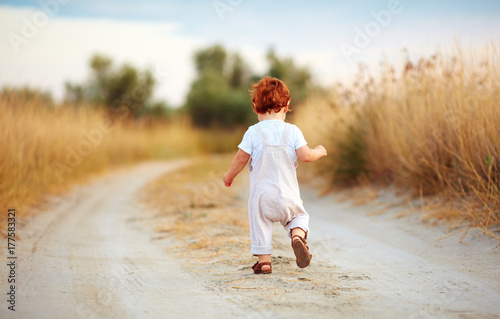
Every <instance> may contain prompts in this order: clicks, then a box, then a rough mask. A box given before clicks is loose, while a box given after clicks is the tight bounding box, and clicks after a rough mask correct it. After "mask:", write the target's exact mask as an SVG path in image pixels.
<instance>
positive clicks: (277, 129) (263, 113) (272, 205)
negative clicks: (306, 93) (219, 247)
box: [223, 76, 327, 274]
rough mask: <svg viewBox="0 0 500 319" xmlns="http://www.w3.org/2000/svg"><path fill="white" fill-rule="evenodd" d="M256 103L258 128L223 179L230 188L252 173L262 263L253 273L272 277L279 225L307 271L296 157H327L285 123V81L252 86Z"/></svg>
mask: <svg viewBox="0 0 500 319" xmlns="http://www.w3.org/2000/svg"><path fill="white" fill-rule="evenodd" d="M251 92H252V104H253V109H254V111H255V113H257V116H258V119H259V123H257V124H255V125H252V126H250V127H249V128H248V130H247V131H246V133H245V135H244V136H243V140H242V141H241V143H240V145H238V148H239V149H238V152H237V153H236V155H235V156H234V158H233V160H232V162H231V165H230V166H229V169H228V171H227V172H226V173H225V174H224V177H223V180H224V184H225V185H226V186H227V187H230V186H231V184H232V183H233V180H234V179H235V178H236V176H237V175H238V174H239V173H240V172H241V171H242V170H243V168H245V165H246V164H247V163H248V162H249V161H250V162H249V164H248V170H249V171H250V198H249V200H248V213H249V220H250V240H251V253H252V254H253V255H254V256H257V257H258V258H259V260H258V261H257V262H256V263H255V265H253V267H252V269H253V271H254V273H255V274H270V273H272V265H271V254H272V251H273V246H272V230H273V224H274V223H275V222H280V223H281V225H283V227H284V228H285V230H286V231H287V233H288V236H289V237H290V238H291V240H292V247H293V251H294V253H295V257H296V263H297V266H298V267H300V268H305V267H307V266H308V265H309V264H310V262H311V258H312V255H311V254H310V253H309V247H308V246H307V242H306V239H307V237H308V236H307V235H308V233H309V215H308V214H307V212H306V210H305V209H304V206H303V204H302V200H301V198H300V191H299V184H298V181H297V174H296V171H295V169H296V168H297V166H298V163H297V157H298V158H299V159H300V160H301V161H303V162H314V161H316V160H317V159H319V158H321V157H324V156H326V155H327V153H326V149H325V148H324V147H323V146H322V145H318V146H316V147H315V148H314V149H310V148H309V147H308V146H307V142H306V140H305V139H304V135H303V134H302V132H301V131H300V129H299V128H298V127H297V126H295V125H292V124H288V123H285V118H286V113H287V112H288V111H289V108H288V106H289V105H290V91H289V90H288V88H287V86H286V85H285V83H284V82H282V81H281V80H279V79H276V78H272V77H269V76H266V77H264V78H263V79H262V80H260V81H259V82H258V83H257V84H253V85H252V91H251Z"/></svg>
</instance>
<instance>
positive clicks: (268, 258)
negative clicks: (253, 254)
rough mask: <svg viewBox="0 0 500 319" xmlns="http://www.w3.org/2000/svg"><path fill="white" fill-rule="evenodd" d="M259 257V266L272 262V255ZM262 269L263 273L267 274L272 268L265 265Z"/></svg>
mask: <svg viewBox="0 0 500 319" xmlns="http://www.w3.org/2000/svg"><path fill="white" fill-rule="evenodd" d="M257 257H259V264H261V263H265V262H271V255H258V256H257ZM261 269H262V271H264V272H266V271H268V270H269V269H271V266H269V265H264V266H262V268H261Z"/></svg>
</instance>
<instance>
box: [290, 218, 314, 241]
mask: <svg viewBox="0 0 500 319" xmlns="http://www.w3.org/2000/svg"><path fill="white" fill-rule="evenodd" d="M285 229H286V231H287V233H288V236H290V238H293V236H294V235H299V236H300V237H302V238H304V239H307V237H308V233H309V215H305V214H300V215H297V216H295V217H294V218H293V219H292V220H291V221H290V222H289V223H288V224H287V225H286V226H285Z"/></svg>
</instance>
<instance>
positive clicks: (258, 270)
mask: <svg viewBox="0 0 500 319" xmlns="http://www.w3.org/2000/svg"><path fill="white" fill-rule="evenodd" d="M262 266H269V270H262ZM252 269H253V273H254V274H270V273H272V272H273V266H271V263H270V262H268V261H265V262H263V263H259V262H256V263H255V265H253V266H252Z"/></svg>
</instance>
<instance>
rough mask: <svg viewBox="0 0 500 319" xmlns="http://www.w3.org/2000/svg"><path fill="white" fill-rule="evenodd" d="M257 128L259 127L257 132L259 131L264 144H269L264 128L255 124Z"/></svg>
mask: <svg viewBox="0 0 500 319" xmlns="http://www.w3.org/2000/svg"><path fill="white" fill-rule="evenodd" d="M255 128H256V129H257V133H259V136H260V140H261V141H262V144H264V145H269V143H268V142H267V137H266V134H264V131H263V130H262V128H261V127H260V126H259V125H255Z"/></svg>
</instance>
